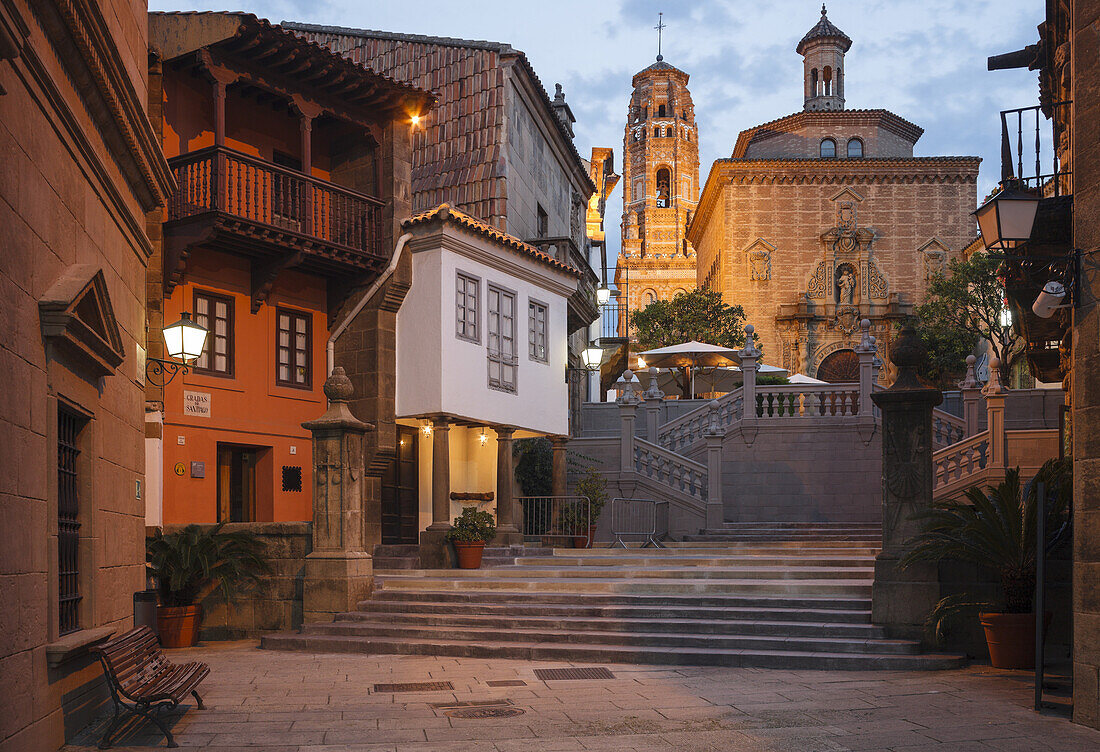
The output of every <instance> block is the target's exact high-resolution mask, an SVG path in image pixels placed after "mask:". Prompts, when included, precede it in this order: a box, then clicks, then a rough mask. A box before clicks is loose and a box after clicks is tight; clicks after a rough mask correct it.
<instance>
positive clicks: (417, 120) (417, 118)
mask: <svg viewBox="0 0 1100 752" xmlns="http://www.w3.org/2000/svg"><path fill="white" fill-rule="evenodd" d="M412 124H413V128H415V127H416V126H418V125H420V116H419V115H413V116H412Z"/></svg>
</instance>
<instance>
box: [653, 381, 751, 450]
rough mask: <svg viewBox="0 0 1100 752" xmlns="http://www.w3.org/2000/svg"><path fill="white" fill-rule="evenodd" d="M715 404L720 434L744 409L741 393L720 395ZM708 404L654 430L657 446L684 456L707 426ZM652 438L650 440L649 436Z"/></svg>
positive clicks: (738, 389) (708, 424) (698, 440)
mask: <svg viewBox="0 0 1100 752" xmlns="http://www.w3.org/2000/svg"><path fill="white" fill-rule="evenodd" d="M716 402H717V403H718V407H717V409H718V426H719V428H720V429H721V430H722V432H723V433H724V432H725V431H726V429H728V428H729V426H731V425H733V424H734V423H736V422H737V421H739V420H740V419H741V415H742V412H743V409H744V393H743V390H742V389H741V388H740V387H739V388H737V389H735V390H734V391H732V392H729V393H727V394H724V395H722V396H721V397H720V398H718V399H717V400H716ZM710 410H711V405H710V403H706V404H703V405H701V406H700V407H697V408H695V409H694V410H692V411H691V412H688V413H684V414H683V415H681V416H680V417H678V418H676V419H674V420H670V421H669V422H667V423H665V424H663V425H661V426H660V428H658V430H657V441H656V442H655V443H657V444H658V445H660V446H662V447H664V448H665V449H668V450H670V451H673V452H677V453H679V454H684V453H685V452H686V450H687V449H688V448H689V447H691V446H692V445H694V444H695V443H696V442H701V441H702V440H703V436H704V435H705V434H706V431H707V429H708V427H709V426H710ZM650 438H651V439H652V437H650Z"/></svg>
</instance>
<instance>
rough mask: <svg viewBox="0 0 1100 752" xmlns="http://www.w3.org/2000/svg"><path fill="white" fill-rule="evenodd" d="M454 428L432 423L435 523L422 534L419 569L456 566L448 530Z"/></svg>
mask: <svg viewBox="0 0 1100 752" xmlns="http://www.w3.org/2000/svg"><path fill="white" fill-rule="evenodd" d="M450 434H451V426H450V424H449V423H448V422H447V419H446V418H436V419H434V420H433V421H432V524H430V525H428V528H427V529H426V530H424V531H422V532H421V533H420V568H421V569H441V568H448V567H451V566H453V562H452V561H451V552H450V546H449V544H448V543H447V537H446V536H447V531H448V530H450V529H451V445H450Z"/></svg>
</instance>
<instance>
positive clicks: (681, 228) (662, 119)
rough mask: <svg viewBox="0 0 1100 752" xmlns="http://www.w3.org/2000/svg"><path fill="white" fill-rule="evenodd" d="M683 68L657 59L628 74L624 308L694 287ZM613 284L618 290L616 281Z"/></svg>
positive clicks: (694, 153) (694, 156)
mask: <svg viewBox="0 0 1100 752" xmlns="http://www.w3.org/2000/svg"><path fill="white" fill-rule="evenodd" d="M687 83H688V74H687V73H684V72H683V71H682V70H680V69H678V68H676V67H674V66H672V65H669V64H668V63H666V62H665V60H664V56H663V55H660V54H658V55H657V61H656V62H655V63H653V65H650V66H649V67H648V68H645V69H643V70H641V71H639V72H638V73H637V74H635V76H634V79H633V87H634V90H633V92H632V94H631V97H630V105H629V108H628V110H627V119H626V128H625V130H624V133H623V221H622V251H621V255H620V257H619V261H618V267H617V271H616V279H617V281H619V282H620V285H621V284H622V283H623V282H626V283H627V285H626V290H625V292H626V294H627V296H628V300H627V301H626V302H627V303H628V308H629V310H632V311H633V310H637V309H638V308H644V307H645V306H646V305H647V304H648V303H650V302H652V301H653V300H656V299H662V300H664V299H671V298H672V297H673V296H674V295H675V294H676V293H677V292H687V291H690V290H693V289H695V287H696V272H695V249H694V248H692V247H691V244H690V243H689V242H688V240H687V226H688V223H689V222H690V221H691V216H692V215H693V214H694V212H695V208H696V206H698V203H699V132H698V129H697V128H696V125H695V105H694V104H693V103H692V101H691V92H690V91H688V88H687ZM620 289H623V288H622V287H620Z"/></svg>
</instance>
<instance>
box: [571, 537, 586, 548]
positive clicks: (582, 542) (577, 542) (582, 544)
mask: <svg viewBox="0 0 1100 752" xmlns="http://www.w3.org/2000/svg"><path fill="white" fill-rule="evenodd" d="M573 548H588V536H587V535H574V536H573Z"/></svg>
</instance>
